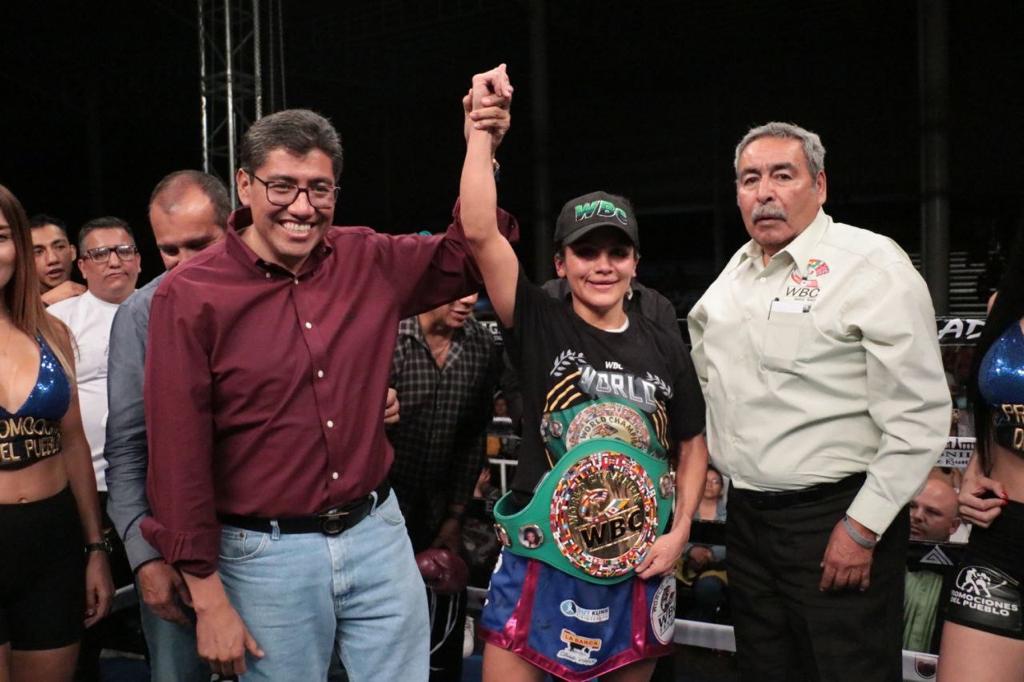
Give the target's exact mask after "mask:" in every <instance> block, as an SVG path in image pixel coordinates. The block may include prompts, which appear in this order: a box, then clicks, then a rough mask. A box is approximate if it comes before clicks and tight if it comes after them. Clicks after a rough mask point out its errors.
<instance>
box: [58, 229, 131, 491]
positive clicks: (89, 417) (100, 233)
mask: <svg viewBox="0 0 1024 682" xmlns="http://www.w3.org/2000/svg"><path fill="white" fill-rule="evenodd" d="M78 248H79V253H80V254H81V255H80V257H79V259H78V268H79V270H81V272H82V276H83V277H84V278H85V281H86V284H87V287H88V288H87V290H86V292H85V293H83V294H81V295H80V296H74V297H71V298H66V299H64V300H63V301H60V302H59V303H54V304H53V305H51V306H50V308H49V311H48V312H49V313H50V314H51V315H53V316H54V317H56V318H57V319H59V320H61V321H62V322H64V324H66V325H67V326H68V328H69V329H70V330H71V333H72V335H73V336H74V339H75V347H76V350H75V355H76V359H77V370H78V382H77V386H78V393H79V397H80V399H81V405H82V423H83V424H84V425H85V435H86V438H88V440H89V447H90V449H91V450H92V461H93V469H94V470H95V473H96V485H97V488H98V489H99V491H100V493H101V494H100V502H101V503H102V504H103V505H104V506H105V505H106V492H107V483H106V477H105V472H106V469H107V461H106V459H104V457H103V444H104V441H105V439H106V433H105V428H106V422H107V355H108V349H109V345H110V327H111V324H113V321H114V314H115V313H116V312H117V309H118V307H119V306H120V305H121V304H122V303H123V302H124V301H125V299H127V298H128V296H130V295H131V294H132V292H133V291H135V284H136V282H138V279H139V271H140V264H139V250H138V249H137V248H136V247H135V238H134V236H133V235H132V229H131V227H130V226H129V225H128V223H126V222H125V221H123V220H121V219H120V218H115V217H113V216H106V217H103V218H96V219H95V220H90V221H89V222H87V223H86V224H84V225H82V227H81V229H79V231H78Z"/></svg>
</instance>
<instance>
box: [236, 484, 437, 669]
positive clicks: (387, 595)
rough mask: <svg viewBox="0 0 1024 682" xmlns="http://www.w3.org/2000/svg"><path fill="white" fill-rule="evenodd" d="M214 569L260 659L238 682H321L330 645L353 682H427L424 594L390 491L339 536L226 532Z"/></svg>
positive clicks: (427, 631)
mask: <svg viewBox="0 0 1024 682" xmlns="http://www.w3.org/2000/svg"><path fill="white" fill-rule="evenodd" d="M219 572H220V577H221V580H222V581H223V583H224V587H225V589H226V590H227V594H228V598H229V599H230V600H231V603H232V605H233V606H234V607H235V608H236V609H237V610H238V613H239V615H240V616H241V617H242V620H243V621H244V622H245V624H246V626H247V627H248V628H249V632H251V633H252V636H253V638H255V640H256V642H257V643H258V644H259V645H260V647H261V648H262V649H263V651H264V652H265V653H266V655H265V656H264V657H263V658H262V659H256V658H254V657H252V656H250V655H247V656H246V666H247V667H248V673H246V674H245V675H244V676H242V679H243V680H246V681H247V682H248V681H249V680H267V681H270V680H273V681H275V682H276V681H280V680H324V679H326V678H327V668H328V665H329V663H330V658H331V650H332V648H333V647H337V649H338V654H339V656H340V657H341V661H342V664H343V665H344V666H345V670H346V672H347V673H348V677H349V680H350V681H351V682H363V681H364V680H402V681H403V682H406V681H408V682H415V681H416V680H422V681H424V682H425V681H426V679H427V676H428V671H429V642H430V628H429V625H428V623H427V602H426V593H425V592H424V589H423V579H422V578H421V577H420V573H419V570H418V569H417V567H416V561H415V560H414V559H413V554H412V545H411V544H410V542H409V538H408V535H407V534H406V531H405V521H404V520H403V518H402V513H401V511H399V509H398V502H397V501H396V500H395V496H394V495H393V494H392V495H389V496H388V499H387V500H385V501H384V502H383V503H382V504H381V505H380V506H378V507H376V508H375V509H374V510H373V511H372V512H370V514H369V515H368V516H367V517H366V518H365V519H363V520H362V521H361V522H360V523H358V524H356V526H355V527H353V528H349V529H348V530H346V531H345V532H344V533H341V534H340V535H333V536H328V535H322V534H320V533H297V534H285V535H282V534H281V533H278V532H276V530H275V532H271V533H259V532H253V531H248V530H242V529H239V528H235V527H232V526H225V527H224V529H223V530H222V532H221V556H220V568H219Z"/></svg>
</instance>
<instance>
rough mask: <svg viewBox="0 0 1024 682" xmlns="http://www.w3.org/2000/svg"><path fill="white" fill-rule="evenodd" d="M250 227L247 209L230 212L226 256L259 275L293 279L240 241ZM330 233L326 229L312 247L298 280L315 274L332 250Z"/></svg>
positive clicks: (249, 212) (250, 219)
mask: <svg viewBox="0 0 1024 682" xmlns="http://www.w3.org/2000/svg"><path fill="white" fill-rule="evenodd" d="M251 226H252V211H251V210H249V208H247V207H244V206H243V207H242V208H239V209H236V210H234V211H232V212H231V215H229V216H228V232H227V235H226V238H225V240H224V241H225V246H224V248H225V249H226V250H227V252H228V254H229V255H230V256H231V257H232V258H234V259H235V260H236V261H238V262H239V263H241V264H243V265H245V266H247V267H249V268H250V269H253V270H255V271H258V272H259V273H260V274H263V273H266V272H270V273H277V274H283V275H286V276H288V277H295V276H296V275H295V274H293V273H292V272H291V271H289V270H288V269H287V268H283V267H281V266H280V265H277V264H276V263H270V262H268V261H265V260H263V259H262V258H260V257H259V256H257V255H256V252H255V251H253V250H252V249H251V248H249V245H248V244H246V243H245V242H244V241H242V233H243V232H245V230H246V229H248V228H249V227H251ZM330 231H331V230H330V228H328V230H327V234H325V235H324V238H323V239H321V240H320V243H319V244H317V245H316V247H314V249H313V253H311V254H310V256H309V258H308V259H307V260H306V262H305V264H303V266H302V271H301V272H299V274H298V277H299V278H300V279H301V278H303V277H306V276H308V275H310V274H312V273H313V272H315V271H316V269H317V268H318V267H319V265H320V263H322V262H323V261H324V259H326V258H327V256H328V255H330V253H331V251H333V250H334V247H333V246H331V244H330V239H329V236H330Z"/></svg>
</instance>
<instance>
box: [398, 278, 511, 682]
mask: <svg viewBox="0 0 1024 682" xmlns="http://www.w3.org/2000/svg"><path fill="white" fill-rule="evenodd" d="M476 300H477V294H475V293H474V294H472V295H470V296H465V297H463V298H460V299H458V300H455V301H452V302H451V303H447V304H445V305H442V306H439V307H437V308H435V309H433V310H429V311H427V312H425V313H421V314H419V315H417V316H416V317H410V318H406V319H404V320H402V321H401V323H400V324H399V326H398V342H397V344H396V345H395V352H394V357H393V360H392V370H391V386H392V387H394V388H395V389H396V390H397V393H398V402H399V404H400V405H401V419H400V421H399V422H398V423H397V424H393V425H391V426H390V427H389V428H388V431H387V433H388V438H389V439H390V440H391V445H392V446H393V447H394V449H395V461H394V464H392V466H391V472H390V474H389V478H390V480H391V485H392V486H394V489H395V494H396V496H397V498H398V504H399V506H400V507H401V509H402V514H403V515H404V516H405V525H406V530H407V531H408V533H409V538H410V540H411V541H412V549H413V552H415V553H417V554H419V553H420V552H422V551H423V550H426V549H429V548H431V547H441V548H445V549H448V550H449V551H451V552H452V553H454V554H456V555H458V554H459V553H460V550H461V548H462V520H463V517H464V515H465V511H466V505H467V503H468V502H469V499H470V497H471V495H472V492H473V487H474V484H475V483H476V481H477V479H478V477H479V474H480V467H481V464H482V462H483V460H484V438H485V435H486V429H487V424H488V423H489V422H490V419H491V411H492V410H491V407H492V404H493V403H492V396H493V395H494V387H495V382H496V380H497V373H498V370H499V369H500V362H501V355H500V353H499V352H498V349H497V348H496V346H495V344H494V341H493V340H492V337H491V333H490V332H489V331H488V330H487V329H486V328H484V326H483V325H481V324H480V323H479V322H477V321H476V320H475V319H473V317H472V312H473V305H474V304H475V303H476ZM427 598H428V603H429V606H430V622H431V642H430V644H431V658H430V669H431V674H430V679H431V680H456V681H457V680H459V679H460V678H461V673H462V635H463V626H464V624H465V620H466V600H465V590H461V591H459V592H458V593H456V594H451V595H445V594H440V593H437V592H435V591H434V590H430V589H429V588H428V595H427ZM445 614H448V615H447V616H445Z"/></svg>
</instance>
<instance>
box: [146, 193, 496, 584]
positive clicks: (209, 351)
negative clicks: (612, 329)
mask: <svg viewBox="0 0 1024 682" xmlns="http://www.w3.org/2000/svg"><path fill="white" fill-rule="evenodd" d="M457 211H458V206H456V216H457ZM251 222H252V218H251V215H250V213H249V211H248V210H247V209H242V210H240V211H236V212H235V213H234V214H232V216H231V219H230V225H229V230H228V235H227V238H226V239H225V240H224V241H223V242H221V243H220V244H216V245H214V246H211V247H210V248H209V249H207V250H206V251H204V252H203V253H202V254H200V255H198V256H196V257H195V258H193V259H192V260H191V261H189V263H187V264H186V265H183V266H181V267H178V268H175V269H174V270H172V271H170V272H169V273H167V275H166V277H165V278H164V281H163V282H162V283H161V285H160V287H159V288H158V289H157V292H156V294H155V295H154V297H153V304H152V308H151V312H150V319H149V340H148V350H147V355H146V379H145V389H144V391H145V392H144V395H145V407H146V427H147V430H148V434H149V453H150V454H149V479H148V486H147V489H148V494H149V500H150V503H151V506H152V511H153V516H152V518H147V519H145V520H144V521H143V523H142V532H143V535H144V536H145V538H146V539H147V540H148V541H149V542H151V543H152V544H153V545H154V546H155V547H156V548H157V549H159V550H160V552H161V554H163V556H164V558H165V559H166V560H167V561H168V562H170V563H172V564H175V565H176V566H178V567H179V568H181V569H183V570H186V571H188V572H189V573H193V574H195V575H199V576H206V575H209V574H211V573H213V572H214V571H215V570H216V568H217V557H218V550H219V547H220V523H219V522H218V521H217V514H241V515H250V516H260V517H267V518H280V517H290V516H305V515H310V514H315V513H317V512H319V511H321V510H323V509H327V508H329V507H332V506H335V505H343V504H346V503H348V502H351V501H353V500H357V499H359V498H362V497H364V496H366V495H368V494H369V493H370V491H372V490H373V489H374V488H375V487H376V486H377V485H379V484H380V483H381V482H382V481H383V480H384V477H385V476H386V475H387V472H388V469H389V468H390V467H391V462H392V459H393V453H392V450H391V446H390V445H389V443H388V440H387V438H386V437H385V435H384V424H383V418H384V400H385V395H386V392H387V385H388V376H389V373H390V371H391V355H392V352H393V350H394V346H395V339H396V334H397V329H398V322H399V320H401V319H402V318H404V317H408V316H410V315H415V314H417V313H420V312H423V311H425V310H429V309H431V308H434V307H436V306H438V305H441V304H442V303H445V302H448V301H451V300H454V299H456V298H458V297H460V296H463V295H465V294H466V293H468V292H470V291H471V290H473V289H475V288H477V287H478V286H479V284H478V283H479V277H478V274H477V272H476V270H475V267H474V265H473V263H472V260H471V259H470V256H469V253H468V247H467V246H466V244H465V240H464V239H465V238H464V236H463V234H462V229H461V226H460V225H459V223H458V220H457V217H456V219H455V220H454V221H453V223H452V225H451V226H449V228H448V231H447V232H446V233H445V234H444V235H435V236H430V237H424V236H420V235H402V236H393V235H386V234H379V233H377V232H374V231H373V230H371V229H369V228H366V227H334V228H331V229H329V230H328V231H327V233H326V235H325V237H324V240H323V242H322V243H321V244H320V245H319V246H318V247H317V248H316V249H315V250H314V252H313V253H312V255H311V256H310V258H309V259H308V261H307V262H306V264H305V265H304V267H303V269H302V271H301V272H300V273H299V274H298V275H297V276H296V275H293V274H292V273H290V272H289V271H287V270H285V269H284V268H281V267H279V266H276V265H274V264H271V263H267V262H265V261H263V260H262V259H260V258H259V257H258V256H256V254H255V253H253V251H252V250H251V249H249V247H248V246H246V245H245V244H244V243H243V242H242V240H241V237H240V236H239V234H238V232H237V229H238V228H244V227H246V226H247V225H250V224H251ZM499 225H500V226H501V228H502V231H503V232H504V233H506V234H509V233H510V232H511V231H514V230H515V229H516V227H515V221H514V219H513V218H511V216H509V215H508V214H506V213H503V212H499Z"/></svg>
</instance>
